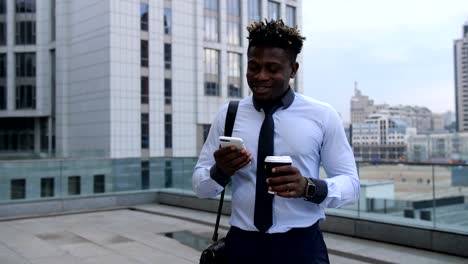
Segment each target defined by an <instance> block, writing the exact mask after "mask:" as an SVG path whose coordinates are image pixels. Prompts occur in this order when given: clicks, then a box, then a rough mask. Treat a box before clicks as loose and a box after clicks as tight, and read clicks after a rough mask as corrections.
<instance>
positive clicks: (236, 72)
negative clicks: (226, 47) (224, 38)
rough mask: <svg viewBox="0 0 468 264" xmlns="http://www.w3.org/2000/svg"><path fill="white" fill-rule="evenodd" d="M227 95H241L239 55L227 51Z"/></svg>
mask: <svg viewBox="0 0 468 264" xmlns="http://www.w3.org/2000/svg"><path fill="white" fill-rule="evenodd" d="M227 55H228V96H229V97H238V98H239V97H242V90H241V73H240V72H241V55H240V54H238V53H234V52H228V54H227Z"/></svg>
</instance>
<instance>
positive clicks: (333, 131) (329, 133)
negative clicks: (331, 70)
mask: <svg viewBox="0 0 468 264" xmlns="http://www.w3.org/2000/svg"><path fill="white" fill-rule="evenodd" d="M321 161H322V166H323V168H324V170H325V172H326V173H327V178H326V179H325V181H326V183H327V187H328V193H327V197H326V198H325V200H324V201H323V203H322V204H321V205H322V206H324V207H330V208H338V207H341V206H343V205H347V204H352V203H355V202H356V201H358V200H359V194H360V188H361V187H360V183H359V176H358V174H357V169H356V161H355V160H354V154H353V151H352V149H351V147H350V145H349V142H348V140H347V139H346V135H345V131H344V128H343V125H342V121H341V118H340V117H339V115H338V113H337V112H336V111H335V110H334V109H332V110H331V111H330V113H329V118H328V121H327V122H326V123H325V126H324V138H323V142H322V148H321Z"/></svg>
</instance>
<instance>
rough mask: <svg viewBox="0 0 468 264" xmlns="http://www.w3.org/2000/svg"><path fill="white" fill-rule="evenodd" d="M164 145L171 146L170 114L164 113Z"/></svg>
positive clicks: (167, 147)
mask: <svg viewBox="0 0 468 264" xmlns="http://www.w3.org/2000/svg"><path fill="white" fill-rule="evenodd" d="M164 147H165V148H166V149H171V148H172V114H165V115H164Z"/></svg>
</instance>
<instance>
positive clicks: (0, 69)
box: [0, 53, 7, 110]
mask: <svg viewBox="0 0 468 264" xmlns="http://www.w3.org/2000/svg"><path fill="white" fill-rule="evenodd" d="M6 58H7V56H6V54H5V53H3V54H0V110H4V109H6V107H7V87H6V73H7V72H6V71H7V64H6Z"/></svg>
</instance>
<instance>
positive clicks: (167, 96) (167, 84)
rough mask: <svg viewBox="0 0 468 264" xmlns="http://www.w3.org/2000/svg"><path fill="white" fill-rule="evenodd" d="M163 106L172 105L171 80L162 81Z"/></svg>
mask: <svg viewBox="0 0 468 264" xmlns="http://www.w3.org/2000/svg"><path fill="white" fill-rule="evenodd" d="M164 104H166V105H170V104H172V80H171V79H169V78H166V79H164Z"/></svg>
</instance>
